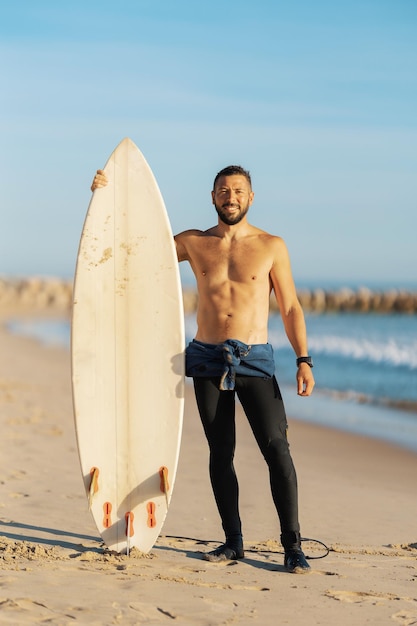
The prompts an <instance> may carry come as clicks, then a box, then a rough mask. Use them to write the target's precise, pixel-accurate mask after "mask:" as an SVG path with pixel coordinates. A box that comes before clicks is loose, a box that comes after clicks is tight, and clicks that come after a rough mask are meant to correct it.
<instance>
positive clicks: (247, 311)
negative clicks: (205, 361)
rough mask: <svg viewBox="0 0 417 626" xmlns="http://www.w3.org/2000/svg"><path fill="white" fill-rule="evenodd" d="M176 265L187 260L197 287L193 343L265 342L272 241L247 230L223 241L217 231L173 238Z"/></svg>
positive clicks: (221, 234) (265, 235)
mask: <svg viewBox="0 0 417 626" xmlns="http://www.w3.org/2000/svg"><path fill="white" fill-rule="evenodd" d="M176 239H177V246H178V252H179V259H180V260H185V259H187V260H188V261H189V262H190V264H191V267H192V269H193V271H194V274H195V276H196V279H197V287H198V295H199V300H198V310H197V325H198V330H197V334H196V339H198V340H199V341H204V342H207V343H220V342H222V341H225V340H226V339H238V340H240V341H243V342H244V343H247V344H257V343H266V342H267V340H268V329H267V325H268V313H269V298H270V293H271V288H272V282H271V277H270V273H271V269H272V266H273V264H274V246H273V244H274V241H275V240H277V239H278V238H276V237H273V236H271V235H268V234H267V233H265V232H264V231H262V230H259V229H258V228H255V227H252V226H249V225H247V227H246V228H245V230H244V232H243V233H241V236H238V237H233V236H232V237H229V236H224V232H220V231H219V230H218V228H217V227H214V228H211V229H209V230H207V231H204V232H203V231H199V230H191V231H185V232H184V233H181V234H180V235H178V236H177V238H176Z"/></svg>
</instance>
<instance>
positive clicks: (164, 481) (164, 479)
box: [159, 466, 169, 506]
mask: <svg viewBox="0 0 417 626" xmlns="http://www.w3.org/2000/svg"><path fill="white" fill-rule="evenodd" d="M159 475H160V477H161V486H160V489H161V491H162V493H164V494H165V498H166V502H167V506H168V492H169V482H168V468H167V467H165V466H163V467H161V469H160V470H159Z"/></svg>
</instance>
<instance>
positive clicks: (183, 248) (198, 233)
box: [174, 228, 209, 261]
mask: <svg viewBox="0 0 417 626" xmlns="http://www.w3.org/2000/svg"><path fill="white" fill-rule="evenodd" d="M208 232H209V231H204V230H198V229H197V228H191V229H190V230H183V231H182V232H181V233H178V234H177V235H175V237H174V240H175V245H176V247H177V254H178V259H179V260H180V261H185V260H187V259H189V258H190V256H189V251H190V249H192V248H193V244H195V243H196V241H197V240H199V239H200V238H201V237H205V236H207V234H208Z"/></svg>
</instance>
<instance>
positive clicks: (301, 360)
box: [296, 356, 313, 367]
mask: <svg viewBox="0 0 417 626" xmlns="http://www.w3.org/2000/svg"><path fill="white" fill-rule="evenodd" d="M296 363H297V367H300V363H307V365H309V366H310V367H313V359H312V358H311V356H299V357H298V359H297V360H296Z"/></svg>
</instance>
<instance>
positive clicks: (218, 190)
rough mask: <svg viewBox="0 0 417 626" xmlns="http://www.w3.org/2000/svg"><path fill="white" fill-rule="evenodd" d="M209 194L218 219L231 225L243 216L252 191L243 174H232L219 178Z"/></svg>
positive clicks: (247, 208) (247, 207) (251, 199)
mask: <svg viewBox="0 0 417 626" xmlns="http://www.w3.org/2000/svg"><path fill="white" fill-rule="evenodd" d="M211 196H212V199H213V204H214V206H215V207H216V211H217V214H218V216H219V218H220V220H221V221H222V222H223V223H224V224H227V225H228V226H233V225H234V224H238V223H239V222H240V221H241V220H242V219H243V218H244V217H245V215H246V213H247V212H248V210H249V207H250V205H251V204H252V202H253V197H254V193H253V191H252V190H251V188H250V185H249V182H248V180H247V179H246V178H245V176H241V175H240V174H234V175H232V176H222V177H221V178H219V179H218V181H217V183H216V187H215V188H214V191H212V192H211Z"/></svg>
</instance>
